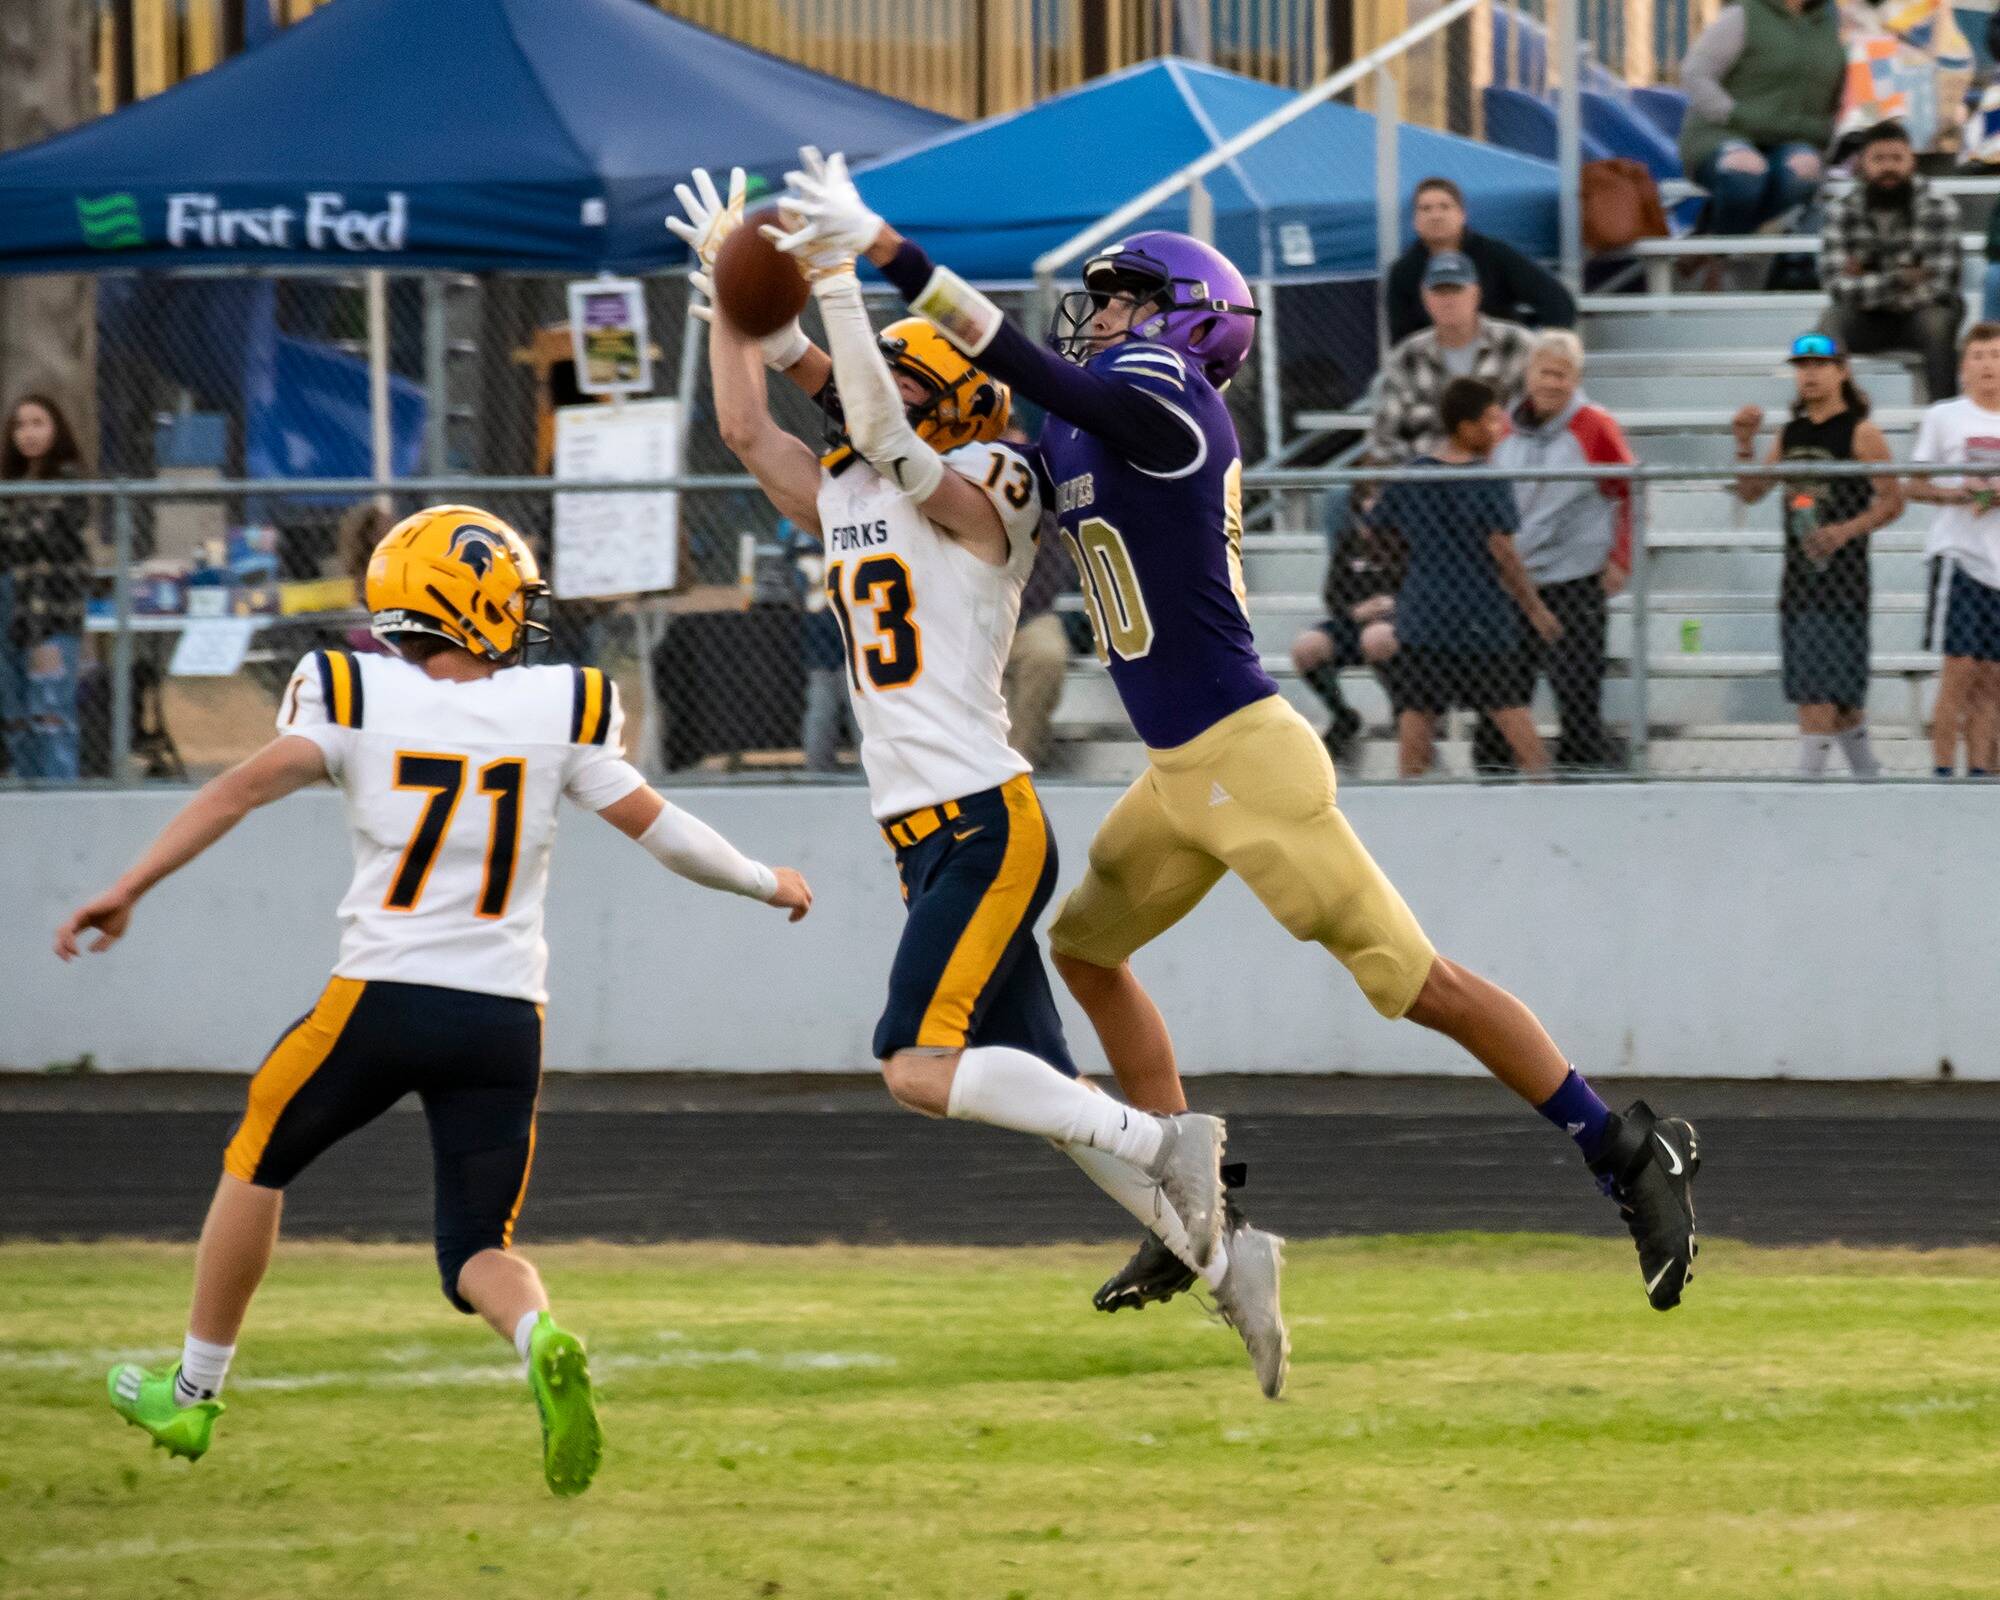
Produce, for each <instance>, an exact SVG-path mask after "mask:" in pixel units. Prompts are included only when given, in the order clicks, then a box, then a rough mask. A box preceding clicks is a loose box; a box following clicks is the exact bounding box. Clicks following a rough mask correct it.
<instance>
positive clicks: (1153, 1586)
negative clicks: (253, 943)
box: [0, 1238, 2000, 1600]
mask: <svg viewBox="0 0 2000 1600" xmlns="http://www.w3.org/2000/svg"><path fill="white" fill-rule="evenodd" d="M1111 1254H1112V1253H1109V1252H1105V1251H1083V1250H1079V1249H1071V1248H1065V1249H1043V1250H1004V1251H1003V1250H928V1249H883V1250H865V1249H844V1248H823V1249H816V1250H779V1249H763V1248H751V1247H734V1246H701V1247H694V1246H689V1247H661V1248H650V1249H630V1248H614V1247H609V1246H571V1247H561V1248H550V1249H548V1250H546V1251H542V1252H538V1259H539V1260H540V1261H541V1263H542V1265H543V1268H544V1271H545V1273H546V1274H547V1276H548V1278H549V1281H550V1283H551V1285H552V1287H553V1289H554V1291H555V1293H556V1295H557V1299H558V1307H559V1311H560V1313H561V1314H562V1315H563V1316H564V1318H565V1320H566V1321H567V1322H568V1324H569V1325H570V1326H572V1327H574V1328H576V1329H577V1330H579V1331H580V1332H582V1333H584V1334H585V1335H586V1337H587V1338H588V1339H589V1340H590V1343H591V1347H592V1353H593V1357H592V1358H593V1364H594V1366H595V1369H596V1371H597V1374H598V1387H599V1391H600V1396H601V1402H602V1407H603V1411H604V1416H605V1424H606V1429H607V1432H608V1435H609V1449H608V1452H607V1456H606V1461H605V1466H604V1471H603V1474H602V1476H601V1477H600V1478H599V1479H598V1482H597V1485H596V1487H595V1488H593V1489H592V1490H591V1492H590V1493H589V1494H588V1495H586V1496H585V1497H583V1498H582V1499H580V1500H575V1501H557V1500H554V1499H552V1498H551V1497H550V1496H549V1495H548V1494H547V1493H546V1492H545V1491H544V1490H543V1488H542V1487H541V1482H540V1476H539V1473H538V1470H537V1461H538V1457H537V1434H536V1425H535V1420H534V1414H533V1409H532V1406H531V1405H530V1403H529V1401H528V1398H527V1395H526V1390H525V1387H524V1386H523V1385H522V1384H521V1382H520V1379H519V1375H518V1369H517V1366H516V1364H515V1362H514V1361H513V1358H512V1354H511V1352H509V1351H508V1350H507V1349H506V1348H505V1347H504V1346H503V1345H502V1344H500V1342H499V1341H498V1340H496V1339H494V1338H493V1337H492V1336H491V1335H490V1334H488V1333H487V1332H486V1331H485V1330H484V1329H483V1328H481V1327H479V1326H477V1325H475V1324H473V1323H472V1322H470V1321H469V1320H465V1319H460V1318H457V1317H455V1316H453V1315H452V1314H451V1313H450V1312H449V1311H448V1310H447V1309H446V1308H445V1306H444V1303H443V1301H442V1300H441V1299H440V1298H439V1297H438V1296H437V1293H436V1290H435V1289H434V1287H433V1286H432V1283H431V1279H430V1262H429V1258H428V1255H427V1254H426V1253H425V1252H423V1251H420V1250H415V1249H408V1248H402V1247H390V1246H383V1247H375V1246H337V1245H318V1246H295V1247H286V1248H284V1249H282V1250H281V1252H280V1255H279V1260H278V1264H277V1266H276V1268H275V1269H274V1271H273V1273H272V1276H271V1280H270V1282H269V1283H268V1284H267V1286H266V1290H265V1293H264V1296H263V1298H262V1299H261V1300H260V1301H259V1303H258V1305H257V1308H256V1310H255V1312H254V1313H253V1317H252V1327H251V1329H250V1331H249V1334H248V1337H247V1339H246V1342H245V1345H244V1348H243V1351H242V1353H241V1354H240V1355H239V1357H238V1361H237V1367H236V1371H235V1373H234V1374H232V1377H231V1380H230V1384H229V1391H228V1395H227V1398H228V1400H229V1413H228V1415H227V1416H226V1417H225V1418H224V1419H223V1421H222V1424H221V1426H220V1428H219V1431H218V1439H217V1445H216V1448H215V1449H214V1450H213V1451H212V1452H211V1453H210V1455H209V1456H208V1458H207V1459H206V1460H204V1461H202V1462H201V1463H199V1464H198V1465H195V1466H192V1467H190V1466H188V1465H187V1464H185V1463H180V1462H170V1461H168V1460H167V1459H166V1457H165V1456H164V1455H162V1454H161V1453H159V1452H157V1451H149V1450H147V1449H146V1448H145V1445H146V1440H145V1438H144V1436H143V1435H141V1434H140V1433H138V1432H137V1431H135V1430H132V1429H129V1428H127V1427H125V1426H124V1425H123V1424H121V1423H120V1422H119V1421H118V1420H117V1419H116V1418H115V1417H114V1416H113V1415H112V1413H111V1411H110V1410H109V1408H108V1407H107V1406H106V1405H105V1403H104V1397H103V1370H104V1368H105V1366H106V1365H107V1364H108V1363H110V1362H111V1361H112V1360H113V1359H116V1358H117V1357H119V1356H121V1355H133V1354H141V1355H143V1356H144V1357H146V1358H148V1359H152V1360H156V1361H163V1362H164V1361H168V1360H171V1359H172V1356H173V1354H174V1353H176V1352H177V1350H178V1344H179V1334H180V1317H181V1314H182V1306H183V1298H184V1294H185V1288H186V1279H187V1267H188V1252H187V1251H186V1250H185V1249H182V1248H174V1247H165V1246H153V1245H105V1246H52V1245H34V1246H6V1247H0V1288H3V1289H4V1295H0V1307H4V1310H0V1326H4V1329H5V1334H4V1344H3V1345H0V1377H4V1380H5V1384H6V1394H7V1399H8V1404H7V1406H6V1408H5V1412H4V1416H5V1418H6V1422H5V1436H6V1439H7V1445H6V1449H5V1452H4V1457H0V1526H4V1528H5V1529H6V1530H7V1535H6V1537H5V1539H4V1540H0V1596H5V1597H7V1600H15V1597H27V1596H34V1597H55V1596H77V1597H89V1600H126V1597H139V1596H144V1597H148V1600H153V1597H160V1596H229V1597H239V1596H240V1597H245V1600H251V1597H254V1600H278V1597H292V1596H322V1595H324V1596H340V1597H343V1600H345V1597H357V1600H359V1597H373V1596H385V1597H428V1596H440V1597H443V1596H452V1597H459V1596H472V1597H479V1596H523V1597H528V1596H533V1597H550V1600H554V1597H569V1596H594V1597H625V1596H633V1597H640V1600H646V1597H661V1596H669V1597H673V1600H681V1597H690V1600H692V1597H708V1596H732V1597H754V1596H771V1595H784V1596H791V1597H809V1600H819V1597H829V1600H831V1597H844V1596H871V1597H874V1596H895V1597H899V1600H901V1597H933V1596H936V1597H951V1600H958V1597H968V1600H971V1597H991V1600H1017V1597H1018V1600H1026V1597H1031V1596H1032V1597H1036V1600H1067V1597H1072V1596H1074V1597H1089V1600H1119V1597H1124V1596H1148V1597H1151V1596H1163V1595H1178V1594H1186V1593H1202V1594H1213V1595H1216V1596H1218V1597H1223V1600H1276V1597H1291V1596H1301V1597H1303V1596H1314V1597H1322V1596H1366V1597H1369V1600H1395V1597H1404V1596H1409V1597H1416V1596H1422V1597H1425V1600H1473V1597H1493V1600H1503V1597H1504V1600H1511V1597H1515V1596H1569V1595H1576V1596H1582V1595H1592V1596H1602V1595H1616V1594H1621V1593H1642V1594H1647V1595H1662V1594H1688V1595H1698V1596H1701V1597H1703V1600H1712V1597H1719V1596H1746V1597H1748V1596H1755V1597H1757V1600H1782V1597H1790V1596H1842V1597H1846V1596H1881V1597H1885V1600H1887V1597H1894V1600H1917V1597H1923V1596H1939V1595H1959V1596H1963V1595H1981V1596H1991V1595H1995V1594H2000V1252H1996V1251H1946V1252H1937V1253H1932V1254H1914V1253H1907V1252H1873V1251H1871V1252H1862V1251H1846V1250H1833V1249H1828V1250H1811V1251H1761V1250H1752V1249H1748V1248H1745V1247H1740V1246H1731V1245H1729V1244H1727V1243H1724V1242H1716V1243H1711V1244H1709V1245H1707V1246H1706V1247H1705V1248H1704V1250H1703V1253H1702V1258H1701V1265H1702V1271H1701V1274H1700V1276H1699V1278H1698V1279H1697V1280H1696V1282H1695V1284H1694V1286H1693V1288H1692V1290H1691V1292H1690V1300H1689V1303H1688V1304H1687V1305H1686V1306H1685V1307H1683V1308H1682V1309H1681V1310H1680V1311H1678V1312H1675V1313H1674V1314H1672V1315H1671V1316H1666V1317H1662V1316H1657V1315H1655V1314H1654V1313H1652V1312H1650V1311H1648V1310H1647V1309H1646V1307H1645V1305H1644V1304H1643V1301H1642V1298H1641V1293H1640V1285H1639V1282H1638V1279H1637V1277H1636V1275H1635V1273H1634V1271H1633V1264H1632V1260H1631V1255H1630V1251H1629V1250H1628V1249H1627V1248H1626V1247H1624V1246H1623V1245H1620V1244H1614V1243H1610V1242H1600V1241H1583V1240H1569V1239H1546V1238H1506V1239H1491V1238H1445V1239H1389V1240H1362V1241H1352V1240H1349V1241H1334V1242H1325V1243H1316V1244H1307V1245H1295V1246H1294V1247H1293V1249H1292V1252H1291V1272H1290V1279H1289V1295H1288V1300H1289V1305H1290V1309H1291V1313H1292V1328H1293V1338H1294V1342H1295V1345H1296V1359H1295V1364H1294V1367H1293V1372H1292V1388H1291V1395H1290V1398H1289V1399H1288V1400H1286V1401H1285V1402H1283V1403H1281V1404H1277V1405H1272V1404H1269V1403H1267V1402H1265V1401H1263V1400H1262V1399H1260V1398H1259V1397H1258V1395H1257V1393H1256V1390H1255V1388H1254V1386H1253V1384H1252V1383H1251V1380H1250V1378H1249V1376H1248V1373H1247V1371H1246V1370H1245V1367H1244V1365H1243V1362H1242V1359H1241V1355H1240V1350H1239V1347H1238V1346H1237V1344H1236V1342H1235V1339H1234V1336H1233V1335H1231V1334H1230V1333H1229V1332H1228V1331H1227V1330H1226V1329H1222V1328H1219V1327H1215V1326H1213V1325H1211V1324H1209V1323H1207V1322H1205V1321H1204V1320H1203V1319H1202V1317H1201V1316H1200V1315H1199V1313H1198V1312H1196V1311H1195V1310H1194V1309H1193V1308H1192V1307H1191V1305H1190V1304H1189V1303H1188V1302H1186V1301H1183V1302H1179V1303H1176V1304H1175V1305H1173V1306H1170V1307H1166V1308H1156V1309H1153V1310H1149V1311H1147V1312H1145V1313H1144V1314H1142V1315H1139V1316H1133V1315H1129V1314H1127V1315H1121V1316H1118V1317H1101V1316H1097V1315H1095V1314H1094V1313H1092V1312H1090V1310H1089V1309H1088V1305H1087V1302H1086V1299H1085V1294H1086V1292H1087V1289H1088V1288H1089V1287H1090V1286H1091V1285H1093V1284H1094V1283H1095V1282H1096V1281H1097V1278H1098V1276H1099V1275H1100V1274H1101V1272H1102V1271H1103V1270H1104V1269H1105V1268H1106V1266H1107V1264H1108V1263H1109V1262H1110V1260H1111Z"/></svg>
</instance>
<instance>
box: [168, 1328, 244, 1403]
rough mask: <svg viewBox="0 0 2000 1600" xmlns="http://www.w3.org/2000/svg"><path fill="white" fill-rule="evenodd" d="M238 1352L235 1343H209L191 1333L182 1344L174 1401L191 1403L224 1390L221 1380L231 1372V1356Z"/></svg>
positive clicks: (175, 1381) (206, 1398)
mask: <svg viewBox="0 0 2000 1600" xmlns="http://www.w3.org/2000/svg"><path fill="white" fill-rule="evenodd" d="M235 1354H236V1346H235V1345H233V1344H210V1343H209V1342H208V1341H207V1340H206V1339H197V1338H196V1337H195V1336H194V1335H193V1334H189V1335H188V1336H187V1339H186V1341H185V1342H184V1343H183V1344H182V1345H181V1365H180V1370H179V1371H178V1372H176V1373H175V1374H174V1404H175V1405H181V1406H191V1405H194V1404H195V1403H196V1402H198V1401H202V1400H213V1399H214V1398H215V1397H216V1396H217V1395H219V1394H220V1393H222V1380H223V1379H224V1378H226V1377H228V1376H229V1360H230V1357H232V1356H234V1355H235Z"/></svg>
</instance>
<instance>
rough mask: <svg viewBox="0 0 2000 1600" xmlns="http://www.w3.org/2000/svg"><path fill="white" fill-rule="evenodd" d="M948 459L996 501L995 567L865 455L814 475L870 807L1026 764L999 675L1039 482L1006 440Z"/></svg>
mask: <svg viewBox="0 0 2000 1600" xmlns="http://www.w3.org/2000/svg"><path fill="white" fill-rule="evenodd" d="M944 459H945V462H946V464H947V465H949V466H951V467H952V468H954V469H955V470H956V471H958V472H961V473H963V474H964V475H965V476H966V477H968V478H970V479H971V480H972V481H973V482H974V483H976V484H978V485H980V486H981V487H982V488H984V489H985V491H986V493H987V496H988V498H990V499H991V500H992V502H993V504H994V507H995V509H997V510H998V511H999V513H1000V521H1001V524H1002V525H1003V526H1004V527H1005V528H1006V530H1007V543H1008V550H1009V556H1008V561H1007V564H1006V565H1005V566H1004V567H996V566H994V565H992V564H991V563H990V562H986V561H982V560H981V559H980V558H979V557H978V556H976V555H974V554H973V553H972V552H971V551H970V550H968V549H966V547H965V546H964V545H963V544H961V543H959V541H957V540H956V539H952V538H949V537H947V536H946V535H945V534H944V533H942V532H940V531H939V530H938V528H937V527H936V525H935V524H933V523H932V522H931V521H930V519H929V518H928V517H926V516H925V515H924V514H923V511H922V509H921V508H920V507H918V506H917V505H916V504H915V503H913V502H912V501H911V499H910V497H909V496H908V495H906V494H905V493H904V492H903V491H902V490H901V489H899V488H898V487H897V486H896V485H895V484H893V483H891V482H889V481H888V480H887V479H886V478H884V477H882V476H881V475H880V474H879V473H877V472H876V471H875V469H874V468H873V467H871V466H869V465H868V463H867V462H865V461H861V460H856V461H855V462H854V463H853V464H852V465H851V466H849V467H848V468H846V470H844V471H842V472H840V473H839V474H837V475H836V474H834V473H831V472H823V473H822V474H821V475H820V487H819V523H820V530H821V535H822V537H823V539H824V541H825V549H826V578H825V588H826V592H827V595H828V597H829V598H830V599H834V600H836V601H837V604H836V605H835V614H836V615H837V616H838V617H839V619H840V626H841V633H842V636H843V640H844V642H845V644H846V646H847V662H848V672H847V686H848V692H849V693H850V694H851V695H852V697H853V700H854V722H855V726H856V727H858V728H859V729H860V730H861V765H862V768H863V770H864V771H865V772H866V773H867V774H868V800H869V806H870V808H871V809H872V810H873V812H874V813H875V817H876V820H877V821H887V820H889V819H890V818H892V817H900V816H902V815H904V814H905V813H907V812H911V811H915V810H917V809H919V808H920V807H923V806H934V805H939V804H942V803H943V802H944V801H946V800H957V799H960V798H962V797H963V796H965V795H969V794H978V793H979V792H980V791H981V790H982V789H992V788H997V787H998V786H999V785H1001V784H1003V783H1005V782H1007V780H1008V779H1010V778H1013V777H1015V776H1017V775H1019V774H1020V773H1023V772H1026V771H1027V770H1028V763H1027V762H1026V761H1025V760H1024V759H1023V758H1022V757H1021V756H1020V754H1019V753H1018V752H1016V751H1015V750H1014V749H1013V748H1012V747H1011V746H1010V745H1009V744H1008V743H1007V730H1008V722H1007V702H1006V700H1005V698H1004V697H1003V696H1002V694H1001V677H1002V675H1003V674H1004V673H1005V671H1006V669H1007V651H1008V649H1009V647H1010V646H1011V645H1012V644H1013V642H1014V625H1015V623H1016V622H1017V621H1018V620H1019V619H1020V615H1021V589H1022V586H1023V585H1024V584H1025V583H1026V582H1027V581H1028V569H1029V568H1030V567H1032V566H1033V565H1034V564H1035V536H1036V532H1037V530H1038V529H1039V528H1040V526H1041V520H1042V503H1041V491H1040V488H1039V487H1038V485H1037V483H1036V480H1035V474H1034V469H1033V468H1032V467H1030V466H1029V465H1028V463H1027V462H1026V461H1024V460H1023V459H1022V458H1021V457H1020V456H1019V455H1017V454H1015V453H1014V452H1013V451H1012V450H1010V449H1008V448H1007V447H1006V446H1005V445H1002V444H969V445H965V446H963V447H961V448H960V449H957V450H953V451H950V452H949V453H947V454H946V456H945V458H944ZM836 591H838V593H837V594H836Z"/></svg>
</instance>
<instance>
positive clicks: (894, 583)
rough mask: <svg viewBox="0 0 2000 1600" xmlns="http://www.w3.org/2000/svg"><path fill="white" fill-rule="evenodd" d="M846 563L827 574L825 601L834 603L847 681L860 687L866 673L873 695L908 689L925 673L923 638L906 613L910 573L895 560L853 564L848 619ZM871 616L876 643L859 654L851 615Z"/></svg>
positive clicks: (911, 602)
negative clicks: (867, 613)
mask: <svg viewBox="0 0 2000 1600" xmlns="http://www.w3.org/2000/svg"><path fill="white" fill-rule="evenodd" d="M849 592H850V591H849V588H848V573H847V563H846V562H844V561H836V562H834V563H833V564H832V565H831V566H829V567H828V568H827V569H826V597H827V599H829V600H831V601H832V602H833V615H834V619H835V620H836V621H837V622H839V624H840V642H841V643H842V644H843V645H845V646H846V647H847V676H848V679H849V680H850V681H851V682H852V683H853V685H854V687H855V688H857V689H859V688H860V687H861V674H862V672H863V671H864V670H865V671H866V672H867V674H868V681H869V682H870V683H872V684H874V685H875V687H876V688H878V689H907V688H908V687H909V686H910V685H911V684H913V683H915V682H916V681H917V675H918V674H919V673H921V672H922V671H923V670H924V633H923V629H921V628H919V627H918V626H917V624H916V621H915V619H914V618H912V617H911V615H910V613H911V612H912V611H913V610H914V609H915V608H916V603H917V602H916V596H915V595H914V594H912V593H911V591H910V569H909V568H908V567H906V566H904V565H903V561H902V558H901V557H900V556H887V555H884V556H870V557H868V559H867V560H865V561H857V562H856V563H855V564H854V575H853V589H852V594H853V607H854V611H853V613H850V612H849V610H848V604H849V602H848V595H849ZM871 609H872V610H873V612H874V617H873V621H874V624H875V638H874V640H873V641H872V642H869V643H865V644H861V645H860V646H859V647H858V648H857V646H856V641H855V637H854V614H855V613H860V612H863V611H868V610H871Z"/></svg>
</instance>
